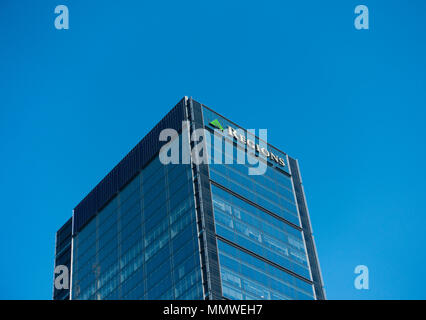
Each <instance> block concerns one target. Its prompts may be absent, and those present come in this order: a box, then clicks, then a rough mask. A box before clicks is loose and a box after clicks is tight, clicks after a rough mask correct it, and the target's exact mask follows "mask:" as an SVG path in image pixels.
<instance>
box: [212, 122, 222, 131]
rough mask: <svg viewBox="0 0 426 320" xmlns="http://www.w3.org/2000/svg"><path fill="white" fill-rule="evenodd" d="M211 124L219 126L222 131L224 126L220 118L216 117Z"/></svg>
mask: <svg viewBox="0 0 426 320" xmlns="http://www.w3.org/2000/svg"><path fill="white" fill-rule="evenodd" d="M210 124H211V125H212V126H213V127H215V128H218V129H220V130H221V131H223V127H222V125H221V124H220V122H219V120H217V119H214V120H213V121H212V122H210Z"/></svg>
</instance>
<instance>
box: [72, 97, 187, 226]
mask: <svg viewBox="0 0 426 320" xmlns="http://www.w3.org/2000/svg"><path fill="white" fill-rule="evenodd" d="M185 99H186V98H183V99H182V100H181V101H180V102H179V103H178V104H177V105H176V106H175V107H174V108H173V109H172V110H171V111H170V112H169V113H168V114H167V115H166V116H165V117H164V118H163V119H162V120H161V121H160V122H159V123H158V124H157V125H156V126H155V127H154V128H153V129H152V130H151V131H150V132H149V133H148V134H147V135H146V136H145V137H144V138H143V139H142V140H141V141H140V142H139V143H138V144H137V145H136V147H134V148H133V149H132V150H131V151H130V152H129V153H128V154H127V155H126V156H125V157H124V159H123V160H121V161H120V162H119V163H118V165H116V166H115V167H114V169H112V171H111V172H110V173H108V174H107V175H106V177H105V178H104V179H103V180H102V181H101V182H100V183H99V184H98V185H97V186H96V187H95V188H94V189H93V190H92V191H91V192H90V193H89V194H88V195H87V196H86V197H85V198H84V199H83V200H82V201H81V202H80V203H79V204H78V205H77V206H76V207H75V209H74V216H73V217H74V223H73V234H76V233H77V232H79V231H80V230H81V228H82V227H83V226H84V225H85V224H86V223H87V222H89V220H90V219H91V218H92V217H93V216H94V215H95V214H96V213H97V212H98V211H99V210H100V209H102V207H104V206H105V205H106V204H107V202H108V201H109V200H111V199H112V198H113V197H114V196H115V195H116V194H117V192H118V191H119V190H121V189H122V188H123V187H124V186H125V185H126V184H127V183H128V182H129V181H130V180H131V179H132V178H133V177H134V176H135V175H136V174H137V173H139V172H140V170H142V169H143V167H144V166H145V165H146V164H147V163H148V162H149V161H150V160H151V159H152V158H153V157H154V156H155V155H156V154H157V153H158V151H159V150H160V148H161V147H162V146H163V144H165V142H163V141H159V139H158V137H159V135H160V132H161V130H163V129H165V128H172V129H175V130H177V131H180V129H181V126H182V121H183V120H185V111H184V110H185Z"/></svg>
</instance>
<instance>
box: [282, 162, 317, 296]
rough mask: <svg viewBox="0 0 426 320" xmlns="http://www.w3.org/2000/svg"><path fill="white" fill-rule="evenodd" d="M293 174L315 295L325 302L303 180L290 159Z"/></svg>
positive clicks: (296, 165)
mask: <svg viewBox="0 0 426 320" xmlns="http://www.w3.org/2000/svg"><path fill="white" fill-rule="evenodd" d="M288 160H289V165H290V169H291V174H292V176H293V183H294V190H295V192H296V200H297V206H298V208H299V213H300V220H301V222H302V228H303V235H304V237H305V241H306V249H307V250H308V257H309V265H310V266H311V272H312V280H313V282H314V289H315V295H316V298H317V299H318V300H325V293H324V285H323V281H322V276H321V271H320V266H319V260H318V254H317V250H316V248H315V242H314V238H313V235H312V227H311V221H310V218H309V213H308V206H307V204H306V199H305V192H304V190H303V185H302V178H301V176H300V171H299V164H298V162H297V160H295V159H293V158H291V157H288Z"/></svg>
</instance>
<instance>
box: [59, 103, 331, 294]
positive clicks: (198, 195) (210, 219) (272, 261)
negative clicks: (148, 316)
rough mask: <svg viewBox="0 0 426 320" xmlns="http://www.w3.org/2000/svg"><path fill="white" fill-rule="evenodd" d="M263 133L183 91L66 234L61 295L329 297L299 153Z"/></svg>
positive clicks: (63, 230) (87, 202)
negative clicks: (65, 282)
mask: <svg viewBox="0 0 426 320" xmlns="http://www.w3.org/2000/svg"><path fill="white" fill-rule="evenodd" d="M165 129H167V130H165ZM200 132H201V133H202V134H200ZM261 133H262V132H261V131H259V134H258V135H256V132H254V134H253V132H251V131H250V132H248V131H246V130H244V129H242V128H240V127H239V126H238V125H237V124H235V123H234V122H232V121H230V120H228V119H226V118H224V117H223V116H221V115H219V114H218V113H216V112H215V111H213V110H211V109H209V108H208V107H206V106H204V105H202V104H200V103H198V102H196V101H194V100H192V99H191V98H187V97H185V98H183V99H182V100H181V101H180V102H179V103H178V104H177V105H176V106H175V107H174V108H173V109H172V110H171V111H170V112H169V113H168V114H167V115H166V116H165V117H164V118H163V119H162V120H161V121H160V122H159V123H158V124H157V125H156V126H155V127H154V128H153V129H152V130H151V131H150V132H149V133H148V134H147V135H146V136H145V137H144V138H143V139H142V140H141V141H140V142H139V144H138V145H137V146H136V147H135V148H133V150H131V151H130V153H129V154H128V155H127V156H126V157H125V158H124V159H123V160H121V161H120V163H119V164H118V165H117V166H116V167H115V168H114V169H113V170H112V171H111V172H110V173H109V174H108V175H107V176H106V177H105V178H104V179H103V180H102V181H101V182H100V183H99V184H98V185H97V186H96V187H95V188H94V189H93V190H92V191H91V192H90V193H89V194H88V195H87V196H86V197H85V198H84V199H83V200H82V201H81V202H80V203H79V204H78V205H77V207H76V208H75V209H74V211H73V216H72V218H71V219H70V220H69V221H68V222H67V223H66V224H65V225H64V226H63V227H62V228H61V229H59V231H58V232H57V235H56V259H55V266H58V265H65V266H67V267H69V268H70V289H69V290H66V289H60V290H58V289H54V299H68V298H70V299H325V295H324V289H323V282H322V279H321V271H320V267H319V263H318V257H317V252H316V249H315V243H314V239H313V236H312V228H311V224H310V220H309V213H308V209H307V205H306V199H305V195H304V190H303V186H302V180H301V176H300V171H299V165H298V162H297V161H296V160H294V159H293V158H291V157H289V156H288V155H287V154H285V153H284V152H282V151H280V150H279V149H277V148H275V147H273V146H271V145H270V144H267V143H265V141H264V140H262V139H261V138H262V134H261ZM258 136H260V138H259V137H258ZM176 154H177V155H178V157H177V158H176V157H173V155H174V156H176ZM168 162H170V163H168ZM166 163H167V164H166ZM255 168H257V171H256V170H254V169H255ZM250 170H252V171H250Z"/></svg>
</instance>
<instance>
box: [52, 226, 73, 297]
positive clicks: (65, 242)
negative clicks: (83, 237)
mask: <svg viewBox="0 0 426 320" xmlns="http://www.w3.org/2000/svg"><path fill="white" fill-rule="evenodd" d="M71 231H72V218H70V219H68V221H67V222H66V223H65V224H64V225H63V226H62V227H61V228H60V229H59V230H58V232H56V246H55V268H56V266H59V265H64V266H66V267H67V268H68V270H71ZM69 298H70V290H69V289H68V290H67V289H62V290H57V289H55V286H53V300H69Z"/></svg>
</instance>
